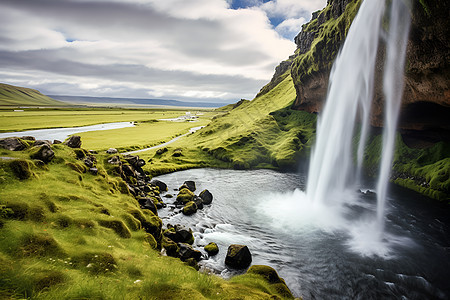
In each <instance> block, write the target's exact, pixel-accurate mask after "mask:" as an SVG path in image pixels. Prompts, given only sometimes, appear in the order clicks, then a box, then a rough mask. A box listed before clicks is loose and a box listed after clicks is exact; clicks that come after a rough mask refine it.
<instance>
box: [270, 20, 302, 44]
mask: <svg viewBox="0 0 450 300" xmlns="http://www.w3.org/2000/svg"><path fill="white" fill-rule="evenodd" d="M304 23H305V18H303V17H302V18H299V19H286V20H284V21H283V22H281V23H280V24H278V26H277V27H276V28H275V30H276V31H277V32H278V33H279V34H280V35H282V36H286V37H290V38H292V39H293V38H294V37H295V36H296V35H297V34H298V33H299V32H300V29H301V28H302V24H304Z"/></svg>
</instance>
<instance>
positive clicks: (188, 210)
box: [182, 201, 197, 216]
mask: <svg viewBox="0 0 450 300" xmlns="http://www.w3.org/2000/svg"><path fill="white" fill-rule="evenodd" d="M182 212H183V215H186V216H190V215H193V214H195V213H196V212H197V204H195V202H194V201H190V202H188V203H186V205H185V206H184V207H183V210H182Z"/></svg>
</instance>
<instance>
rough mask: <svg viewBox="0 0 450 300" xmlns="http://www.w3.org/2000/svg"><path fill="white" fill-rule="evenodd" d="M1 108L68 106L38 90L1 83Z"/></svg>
mask: <svg viewBox="0 0 450 300" xmlns="http://www.w3.org/2000/svg"><path fill="white" fill-rule="evenodd" d="M0 106H68V105H67V104H66V103H64V102H60V101H57V100H55V99H52V98H50V97H48V96H45V95H43V94H41V93H40V92H39V91H37V90H33V89H29V88H23V87H18V86H13V85H9V84H4V83H0Z"/></svg>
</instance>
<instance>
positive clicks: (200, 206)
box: [193, 196, 203, 209]
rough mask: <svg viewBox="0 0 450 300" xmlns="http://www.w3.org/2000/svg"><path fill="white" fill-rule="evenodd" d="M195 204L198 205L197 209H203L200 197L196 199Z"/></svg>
mask: <svg viewBox="0 0 450 300" xmlns="http://www.w3.org/2000/svg"><path fill="white" fill-rule="evenodd" d="M193 201H194V203H195V205H197V209H203V200H202V198H200V197H199V196H195V197H194V200H193Z"/></svg>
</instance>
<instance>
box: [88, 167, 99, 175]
mask: <svg viewBox="0 0 450 300" xmlns="http://www.w3.org/2000/svg"><path fill="white" fill-rule="evenodd" d="M89 173H91V174H92V175H97V174H98V169H97V168H95V167H92V168H89Z"/></svg>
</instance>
